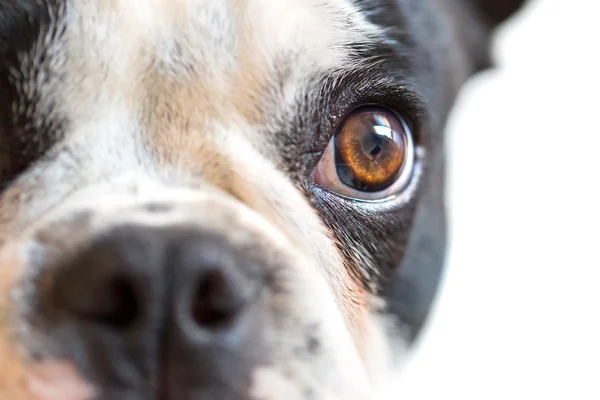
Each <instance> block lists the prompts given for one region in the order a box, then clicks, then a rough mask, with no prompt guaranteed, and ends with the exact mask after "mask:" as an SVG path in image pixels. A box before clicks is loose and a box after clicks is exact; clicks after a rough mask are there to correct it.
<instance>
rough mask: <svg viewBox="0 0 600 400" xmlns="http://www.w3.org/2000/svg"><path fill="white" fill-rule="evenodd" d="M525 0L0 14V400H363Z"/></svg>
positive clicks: (406, 307)
mask: <svg viewBox="0 0 600 400" xmlns="http://www.w3.org/2000/svg"><path fill="white" fill-rule="evenodd" d="M522 3H523V1H516V0H502V1H493V0H362V1H352V0H325V1H324V0H237V1H234V0H2V2H0V399H2V400H19V399H41V400H44V399H61V400H83V399H111V400H112V399H126V400H135V399H157V400H158V399H161V400H163V399H165V400H166V399H177V400H184V399H199V400H208V399H228V400H251V399H252V400H270V399H298V400H309V399H310V400H321V399H343V400H352V399H357V400H365V399H387V398H394V399H395V398H398V397H400V396H402V388H401V387H398V386H399V385H398V379H397V377H398V371H400V370H401V368H402V366H403V365H404V362H405V361H406V360H407V358H408V354H409V351H410V348H411V346H412V345H413V344H414V343H415V341H416V340H417V339H418V337H419V333H420V332H421V330H422V328H423V326H424V325H425V324H426V321H427V316H428V313H429V311H430V309H431V307H432V304H434V300H435V298H436V292H437V288H438V284H439V281H440V277H441V276H442V272H443V264H444V254H445V243H446V233H445V231H446V229H445V211H444V200H443V198H444V164H445V161H444V158H445V156H444V135H443V132H444V125H445V123H446V119H447V117H448V115H449V112H450V111H451V109H452V106H453V102H454V99H455V97H456V96H457V94H458V92H459V90H460V88H461V86H462V85H463V84H464V82H466V80H467V79H468V78H469V77H471V76H472V75H474V74H476V73H478V72H479V71H482V70H484V69H487V68H490V67H492V66H493V60H492V57H491V56H490V51H489V48H490V41H491V38H492V35H493V33H494V30H495V28H496V27H497V26H498V25H499V24H501V23H502V22H503V21H505V20H506V19H507V18H509V17H510V16H511V15H513V14H514V13H515V12H517V10H518V9H519V8H520V7H521V6H522Z"/></svg>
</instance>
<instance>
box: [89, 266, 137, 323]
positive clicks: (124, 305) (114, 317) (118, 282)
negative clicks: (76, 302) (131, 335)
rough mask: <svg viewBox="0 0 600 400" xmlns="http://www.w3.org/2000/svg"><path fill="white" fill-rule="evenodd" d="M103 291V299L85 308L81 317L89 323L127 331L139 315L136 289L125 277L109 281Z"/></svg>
mask: <svg viewBox="0 0 600 400" xmlns="http://www.w3.org/2000/svg"><path fill="white" fill-rule="evenodd" d="M105 285H106V286H105V288H104V290H103V295H102V297H103V299H102V300H101V301H99V302H96V303H95V305H94V306H92V307H87V308H86V307H83V308H81V309H80V310H79V316H80V318H82V319H85V320H88V321H89V322H95V323H98V324H101V325H105V326H109V327H113V328H116V329H125V328H127V327H128V326H130V325H131V324H132V323H133V322H134V321H135V319H136V318H137V315H138V313H139V308H140V306H139V304H138V300H137V298H136V294H135V289H134V287H133V285H132V283H131V282H130V281H128V280H127V278H125V277H114V278H111V279H110V280H108V281H107V282H106V284H105Z"/></svg>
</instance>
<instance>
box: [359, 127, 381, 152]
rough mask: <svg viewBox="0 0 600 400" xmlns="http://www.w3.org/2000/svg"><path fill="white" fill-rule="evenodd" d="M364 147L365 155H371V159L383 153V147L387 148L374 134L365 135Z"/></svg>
mask: <svg viewBox="0 0 600 400" xmlns="http://www.w3.org/2000/svg"><path fill="white" fill-rule="evenodd" d="M362 145H363V149H364V151H365V153H367V154H369V155H370V156H371V157H375V156H376V155H377V154H379V153H381V151H382V150H383V146H385V145H384V144H383V143H382V140H381V137H380V136H379V135H377V134H376V133H374V132H370V133H369V134H367V135H365V140H364V141H363V144H362Z"/></svg>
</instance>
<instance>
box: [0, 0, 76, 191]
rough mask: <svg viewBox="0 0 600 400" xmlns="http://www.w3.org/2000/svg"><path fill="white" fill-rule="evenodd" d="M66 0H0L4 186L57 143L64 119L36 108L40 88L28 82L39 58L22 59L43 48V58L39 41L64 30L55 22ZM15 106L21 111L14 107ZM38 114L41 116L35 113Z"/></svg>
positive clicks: (0, 178)
mask: <svg viewBox="0 0 600 400" xmlns="http://www.w3.org/2000/svg"><path fill="white" fill-rule="evenodd" d="M64 7H65V5H64V3H63V0H4V1H2V2H1V3H0V191H1V190H2V188H3V187H5V186H6V185H8V183H9V182H10V181H11V180H12V179H13V178H15V177H16V176H17V175H18V174H19V173H20V172H22V171H23V170H24V169H25V168H26V167H27V166H28V165H29V164H30V163H31V162H32V161H34V160H35V159H37V158H39V157H41V156H43V154H44V153H45V152H46V151H47V150H48V149H49V148H50V146H52V144H53V143H56V142H57V140H58V136H59V135H60V132H61V131H62V128H63V125H64V121H62V120H61V118H60V117H59V116H58V115H56V113H52V116H51V117H50V115H49V114H48V115H47V116H44V115H42V113H40V112H37V111H36V112H34V111H35V110H37V108H38V104H39V102H40V93H39V92H37V91H36V90H28V89H27V88H26V85H27V83H28V82H29V81H31V80H32V78H34V77H35V76H36V75H37V76H39V74H43V73H48V72H49V71H42V70H41V69H40V64H41V63H38V64H30V65H27V66H26V68H27V70H24V68H23V67H24V65H22V63H21V62H20V59H22V58H23V57H27V56H28V55H32V53H33V52H34V49H36V50H35V51H39V53H38V55H37V57H38V60H39V61H43V60H44V59H45V58H46V57H48V54H47V51H48V47H47V46H37V45H36V44H37V43H38V42H39V41H40V40H42V39H43V38H46V37H47V36H48V35H50V37H51V39H50V43H51V42H52V41H54V40H60V37H61V35H62V34H63V32H62V31H61V30H57V29H56V27H55V26H54V24H55V22H56V21H57V20H58V19H59V18H60V14H61V13H62V12H64ZM14 108H16V112H13V109H14ZM34 114H35V115H36V120H34V119H33V117H32V116H33V115H34Z"/></svg>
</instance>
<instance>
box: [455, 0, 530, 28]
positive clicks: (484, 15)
mask: <svg viewBox="0 0 600 400" xmlns="http://www.w3.org/2000/svg"><path fill="white" fill-rule="evenodd" d="M464 1H466V2H467V3H470V4H471V6H472V7H473V9H474V11H475V12H476V13H477V15H478V16H479V17H480V18H481V20H482V22H484V23H485V24H486V25H488V26H489V27H490V28H492V29H493V28H495V27H496V26H498V25H500V24H501V23H502V22H504V21H506V20H507V19H508V18H510V17H511V16H512V15H513V14H514V13H516V12H517V11H518V10H519V9H520V8H521V7H522V6H523V5H524V4H525V3H526V2H527V0H464Z"/></svg>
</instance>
